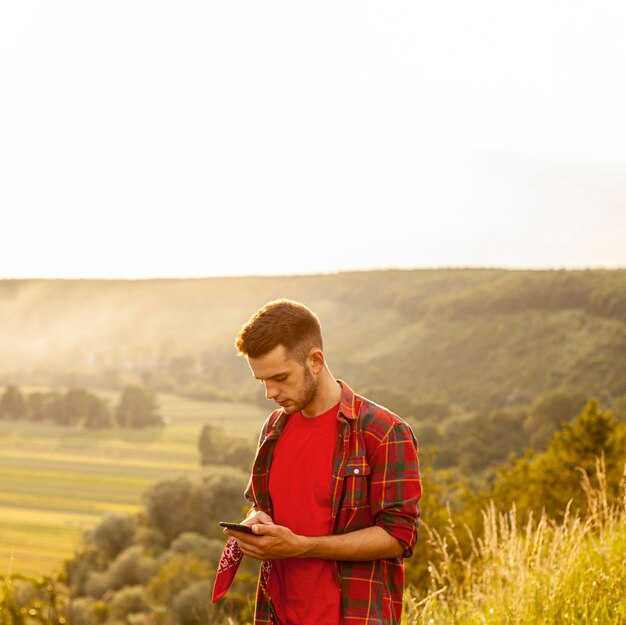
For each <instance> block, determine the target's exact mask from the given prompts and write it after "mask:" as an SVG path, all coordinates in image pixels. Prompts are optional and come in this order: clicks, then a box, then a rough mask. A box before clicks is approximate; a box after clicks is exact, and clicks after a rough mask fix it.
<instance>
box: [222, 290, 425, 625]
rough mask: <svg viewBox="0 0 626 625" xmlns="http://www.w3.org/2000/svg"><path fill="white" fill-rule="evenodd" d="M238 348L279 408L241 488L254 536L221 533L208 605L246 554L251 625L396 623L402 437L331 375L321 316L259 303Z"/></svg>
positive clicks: (404, 538) (409, 510)
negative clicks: (253, 574)
mask: <svg viewBox="0 0 626 625" xmlns="http://www.w3.org/2000/svg"><path fill="white" fill-rule="evenodd" d="M236 346H237V349H238V350H239V353H240V354H242V355H244V356H245V357H246V358H247V360H248V364H249V366H250V369H251V370H252V373H253V375H254V377H255V378H256V379H257V380H259V381H260V382H261V383H263V384H264V386H265V395H266V397H267V399H269V400H273V401H275V402H276V403H277V404H278V405H279V406H280V409H278V410H276V411H274V412H273V413H272V414H271V415H270V416H269V418H268V420H267V421H266V422H265V424H264V426H263V429H262V431H261V436H260V441H259V447H258V450H257V455H256V458H255V460H254V464H253V469H252V474H251V477H250V482H249V485H248V488H247V490H246V498H247V499H248V500H249V501H250V502H251V504H252V507H251V509H250V511H249V513H248V516H247V518H246V519H245V520H244V521H243V524H244V525H247V526H250V527H251V528H252V534H247V533H244V532H241V531H234V530H228V529H227V530H224V532H225V533H226V534H228V535H230V536H232V537H233V538H231V540H230V541H229V544H228V545H227V549H226V551H225V554H224V556H223V560H222V562H221V563H220V569H219V571H218V577H217V578H216V588H215V589H214V600H216V599H217V598H219V597H220V596H222V595H223V594H224V593H225V592H226V590H227V585H228V584H229V583H230V581H232V577H233V576H234V570H236V566H235V567H234V568H233V562H236V561H238V559H239V558H240V557H242V554H245V555H247V556H250V557H252V558H256V559H257V560H261V561H262V567H261V574H260V578H259V587H258V591H257V601H256V608H255V624H256V625H261V624H270V623H271V624H280V625H340V624H345V625H357V624H359V625H374V624H376V625H391V624H394V625H395V624H397V623H400V617H401V612H402V595H403V588H404V570H403V565H402V564H403V558H405V557H408V556H410V555H411V553H412V551H413V547H414V545H415V541H416V539H417V524H418V519H419V506H418V500H419V498H420V495H421V481H420V475H419V469H418V459H417V441H416V440H415V437H414V436H413V433H412V432H411V429H410V428H409V426H408V425H407V424H406V423H405V422H404V421H402V420H401V419H400V418H399V417H397V416H396V415H394V414H393V413H391V412H390V411H388V410H387V409H385V408H382V407H380V406H377V405H376V404H373V403H372V402H370V401H368V400H367V399H365V398H363V397H360V396H359V395H356V394H355V393H353V391H352V390H351V389H350V387H349V386H348V385H347V384H346V383H345V382H343V381H340V380H336V379H335V378H334V377H333V375H332V374H331V372H330V370H329V368H328V366H327V364H326V361H325V358H324V352H323V343H322V334H321V326H320V322H319V319H318V318H317V316H316V315H315V314H314V313H313V312H312V311H311V310H309V309H308V308H307V307H306V306H304V305H302V304H300V303H297V302H294V301H291V300H285V299H282V300H276V301H273V302H269V303H268V304H266V305H265V306H264V307H263V308H261V309H260V310H259V311H257V312H256V313H255V314H254V315H253V316H252V317H251V318H250V319H249V321H248V322H247V323H246V324H245V325H244V326H243V327H242V329H241V331H240V333H239V335H238V337H237V342H236ZM233 539H235V540H233ZM235 541H236V542H235ZM222 574H224V576H228V577H229V581H228V582H226V585H225V584H224V583H223V581H222V580H220V576H221V575H222Z"/></svg>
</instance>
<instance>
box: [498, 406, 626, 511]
mask: <svg viewBox="0 0 626 625" xmlns="http://www.w3.org/2000/svg"><path fill="white" fill-rule="evenodd" d="M602 455H604V458H605V462H606V470H607V488H608V492H609V494H610V495H611V496H613V497H617V496H618V495H619V484H620V481H621V476H622V472H623V470H624V461H625V459H626V427H625V426H623V425H620V424H618V422H617V421H616V420H615V418H614V417H613V416H612V414H611V412H610V411H608V410H606V411H603V410H601V409H600V408H599V406H598V402H597V401H596V400H590V401H589V402H588V403H587V404H586V406H585V407H584V409H583V411H582V412H581V413H580V414H579V415H578V417H576V419H574V420H573V421H570V422H569V423H566V424H564V425H563V427H562V429H561V430H559V431H558V432H557V433H556V434H555V435H554V437H553V439H552V441H551V442H550V444H549V445H548V449H547V450H546V451H545V452H543V453H537V452H532V451H529V452H527V453H526V454H525V455H524V457H522V458H520V459H518V460H517V461H515V462H514V463H513V464H512V465H509V466H505V467H502V468H501V469H500V470H499V472H498V475H497V478H496V482H495V485H494V489H493V492H492V493H490V494H489V495H488V496H489V497H493V499H494V500H495V501H496V503H497V505H498V507H499V508H500V509H502V510H508V509H509V508H510V506H511V505H512V504H513V503H515V505H516V507H517V509H518V511H520V512H528V511H531V510H532V511H533V512H534V513H535V514H539V513H541V511H542V509H545V511H546V512H547V513H548V514H549V515H550V516H552V517H557V518H558V517H561V516H562V515H563V514H564V512H565V509H566V507H567V505H568V503H569V502H570V501H571V502H572V506H573V508H574V509H577V510H581V511H582V510H584V508H585V504H586V500H585V496H584V492H583V490H582V488H581V486H580V481H581V474H580V470H581V469H582V470H584V471H586V472H587V474H588V475H589V476H590V478H591V479H592V483H594V480H595V462H596V458H598V457H600V456H602ZM594 486H597V484H595V483H594Z"/></svg>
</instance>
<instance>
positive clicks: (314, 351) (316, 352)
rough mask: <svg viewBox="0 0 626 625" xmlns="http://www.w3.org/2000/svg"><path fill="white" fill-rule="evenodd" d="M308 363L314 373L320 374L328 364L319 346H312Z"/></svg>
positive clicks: (307, 359)
mask: <svg viewBox="0 0 626 625" xmlns="http://www.w3.org/2000/svg"><path fill="white" fill-rule="evenodd" d="M306 361H307V364H308V365H309V368H310V369H311V371H312V372H313V373H316V374H319V373H320V372H321V371H322V369H324V366H325V364H326V360H325V358H324V352H323V351H322V350H321V349H320V348H319V347H312V348H311V351H310V352H309V355H308V356H307V358H306Z"/></svg>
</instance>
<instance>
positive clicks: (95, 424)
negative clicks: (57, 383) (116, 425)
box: [57, 389, 113, 429]
mask: <svg viewBox="0 0 626 625" xmlns="http://www.w3.org/2000/svg"><path fill="white" fill-rule="evenodd" d="M57 421H58V422H59V423H61V424H62V425H83V426H85V427H88V428H90V429H101V428H107V427H111V426H112V425H113V417H112V415H111V411H110V410H109V407H108V405H107V404H106V402H105V401H104V400H103V399H100V398H99V397H98V396H97V395H94V394H92V393H89V392H88V391H86V390H84V389H71V390H69V391H68V392H67V393H66V394H65V395H64V396H63V397H62V399H61V404H60V407H59V409H58V414H57Z"/></svg>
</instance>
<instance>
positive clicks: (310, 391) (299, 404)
mask: <svg viewBox="0 0 626 625" xmlns="http://www.w3.org/2000/svg"><path fill="white" fill-rule="evenodd" d="M318 387H319V382H318V381H317V380H316V379H315V378H314V377H313V376H312V375H311V372H310V371H309V369H308V367H307V366H306V365H304V380H303V382H302V390H301V392H300V393H299V395H298V398H297V399H296V400H295V401H294V404H295V407H294V409H293V410H291V411H289V413H288V414H293V413H294V412H298V411H302V410H304V409H305V408H306V407H307V406H308V405H309V404H310V403H311V402H312V401H313V399H314V398H315V395H316V394H317V389H318Z"/></svg>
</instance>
